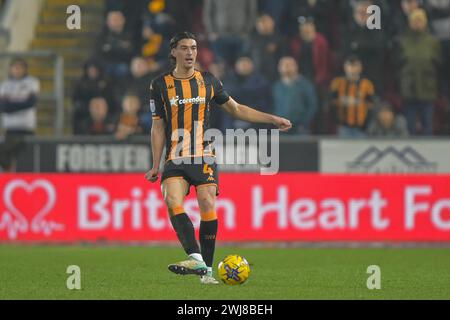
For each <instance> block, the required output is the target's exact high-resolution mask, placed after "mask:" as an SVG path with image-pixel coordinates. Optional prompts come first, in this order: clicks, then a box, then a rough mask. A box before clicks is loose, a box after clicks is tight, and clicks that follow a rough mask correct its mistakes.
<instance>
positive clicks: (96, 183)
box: [0, 173, 450, 243]
mask: <svg viewBox="0 0 450 320" xmlns="http://www.w3.org/2000/svg"><path fill="white" fill-rule="evenodd" d="M449 181H450V175H325V174H302V173H280V174H278V175H272V176H262V175H259V174H257V173H239V174H236V173H223V174H222V175H221V176H220V196H219V198H218V200H217V213H218V216H219V219H220V229H219V230H220V231H219V235H218V239H219V240H220V241H283V242H289V241H363V242H364V241H387V242H396V241H402V242H405V241H406V242H408V241H414V242H418V241H419V242H420V241H427V242H428V241H432V242H449V241H450V189H449V187H448V186H449ZM0 190H2V198H1V201H0V241H1V242H10V241H24V242H27V241H29V242H33V241H44V242H50V243H51V242H79V241H87V242H95V241H125V242H130V241H167V240H175V233H174V232H173V230H172V227H171V225H170V222H169V220H168V216H167V212H166V209H165V207H164V203H163V199H162V197H161V191H160V187H159V184H158V183H157V184H150V183H149V182H147V181H146V180H145V179H144V175H143V174H3V175H0ZM191 191H193V190H191ZM185 209H186V211H187V213H188V214H189V215H190V216H191V217H192V219H193V223H194V225H195V226H196V227H198V225H199V208H198V205H197V202H196V200H195V192H191V193H190V195H189V196H188V198H187V201H186V203H185Z"/></svg>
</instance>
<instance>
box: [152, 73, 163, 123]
mask: <svg viewBox="0 0 450 320" xmlns="http://www.w3.org/2000/svg"><path fill="white" fill-rule="evenodd" d="M150 112H151V113H152V119H153V120H159V119H164V102H163V100H162V96H161V90H160V89H159V87H158V85H157V84H156V82H155V81H152V84H151V86H150Z"/></svg>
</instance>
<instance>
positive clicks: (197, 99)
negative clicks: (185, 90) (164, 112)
mask: <svg viewBox="0 0 450 320" xmlns="http://www.w3.org/2000/svg"><path fill="white" fill-rule="evenodd" d="M205 102H206V98H205V97H200V96H198V97H195V98H189V99H180V96H175V97H172V98H171V99H170V105H171V106H173V107H178V106H179V105H180V104H187V103H192V104H201V103H205Z"/></svg>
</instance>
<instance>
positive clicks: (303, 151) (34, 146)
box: [17, 136, 450, 174]
mask: <svg viewBox="0 0 450 320" xmlns="http://www.w3.org/2000/svg"><path fill="white" fill-rule="evenodd" d="M149 140H150V139H149V137H148V136H134V137H131V138H130V139H128V140H126V141H124V142H118V141H116V140H115V139H113V138H111V137H91V136H76V137H63V138H54V137H50V138H42V137H30V138H28V140H27V147H26V149H25V150H24V152H23V153H22V154H21V155H20V156H19V159H18V164H17V168H18V171H20V172H73V173H84V172H91V173H96V172H105V173H106V172H109V173H132V172H135V173H137V172H143V171H146V170H148V168H149V165H150V163H151V156H150V154H151V152H150V144H149ZM253 147H254V146H253ZM235 153H236V154H237V153H239V152H238V151H236V152H235ZM279 154H280V158H279V170H280V171H282V172H323V173H426V174H433V173H437V174H439V173H450V139H438V138H429V139H426V138H421V139H419V138H416V139H414V140H413V139H403V140H401V139H385V140H380V139H364V140H342V139H336V138H320V137H309V138H305V137H296V136H280V145H279ZM220 169H221V171H222V172H254V171H257V170H258V166H256V167H255V166H249V165H227V166H225V167H224V166H220Z"/></svg>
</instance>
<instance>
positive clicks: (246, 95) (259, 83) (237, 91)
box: [224, 57, 271, 129]
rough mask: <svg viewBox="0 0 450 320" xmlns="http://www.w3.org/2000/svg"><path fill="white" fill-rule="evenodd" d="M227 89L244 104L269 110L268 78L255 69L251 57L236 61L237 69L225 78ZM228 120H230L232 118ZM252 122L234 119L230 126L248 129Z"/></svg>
mask: <svg viewBox="0 0 450 320" xmlns="http://www.w3.org/2000/svg"><path fill="white" fill-rule="evenodd" d="M224 83H225V87H226V88H227V91H228V92H229V93H230V95H231V96H233V97H234V98H235V99H236V100H237V101H239V102H240V103H242V104H245V105H250V106H257V107H258V108H259V110H260V111H264V112H269V111H270V110H269V107H270V99H271V97H270V92H269V88H270V84H269V82H268V81H267V79H266V78H265V77H264V76H263V75H262V74H260V73H259V72H257V71H255V67H254V63H253V60H252V59H251V58H250V57H240V58H239V59H238V60H237V61H236V65H235V70H234V72H232V73H231V74H230V75H228V76H227V78H226V79H225V80H224ZM226 119H228V120H227V121H228V122H230V120H231V119H230V118H229V117H228V118H226ZM249 126H250V123H248V122H243V121H240V120H233V122H232V125H231V124H230V127H235V128H243V129H246V128H248V127H249Z"/></svg>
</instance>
